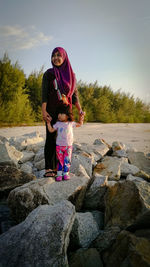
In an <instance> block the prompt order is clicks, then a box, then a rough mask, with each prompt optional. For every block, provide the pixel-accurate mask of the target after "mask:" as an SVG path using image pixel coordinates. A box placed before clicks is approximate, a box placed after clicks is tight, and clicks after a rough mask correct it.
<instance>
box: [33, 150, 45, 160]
mask: <svg viewBox="0 0 150 267" xmlns="http://www.w3.org/2000/svg"><path fill="white" fill-rule="evenodd" d="M42 159H44V148H41V149H40V150H39V151H38V152H37V153H36V155H35V158H34V162H38V161H41V160H42Z"/></svg>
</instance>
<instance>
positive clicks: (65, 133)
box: [53, 121, 76, 146]
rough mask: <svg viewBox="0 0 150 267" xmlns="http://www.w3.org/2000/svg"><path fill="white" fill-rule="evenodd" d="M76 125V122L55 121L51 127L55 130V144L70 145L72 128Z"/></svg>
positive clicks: (71, 142)
mask: <svg viewBox="0 0 150 267" xmlns="http://www.w3.org/2000/svg"><path fill="white" fill-rule="evenodd" d="M74 127H76V122H74V121H67V122H61V121H57V122H56V123H55V124H54V125H53V128H54V129H56V130H57V137H56V145H59V146H72V144H73V128H74Z"/></svg>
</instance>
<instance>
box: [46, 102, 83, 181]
mask: <svg viewBox="0 0 150 267" xmlns="http://www.w3.org/2000/svg"><path fill="white" fill-rule="evenodd" d="M57 114H58V121H57V122H56V123H55V124H54V125H53V126H52V125H51V123H50V121H47V127H48V130H49V132H50V133H53V132H55V131H57V137H56V156H57V160H58V163H57V176H56V181H62V176H63V178H64V180H69V179H70V175H69V169H70V165H71V156H72V144H73V128H74V127H80V126H81V125H82V124H83V119H84V118H83V116H81V117H80V121H79V123H76V122H74V121H73V115H72V112H71V109H70V106H69V105H62V106H59V108H58V112H57Z"/></svg>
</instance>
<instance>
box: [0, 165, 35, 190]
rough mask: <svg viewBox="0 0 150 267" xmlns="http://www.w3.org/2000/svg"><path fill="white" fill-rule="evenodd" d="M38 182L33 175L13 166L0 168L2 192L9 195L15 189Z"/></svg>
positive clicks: (0, 188) (0, 187)
mask: <svg viewBox="0 0 150 267" xmlns="http://www.w3.org/2000/svg"><path fill="white" fill-rule="evenodd" d="M33 180H36V177H35V176H34V175H33V174H28V173H26V172H23V171H21V170H18V169H17V168H16V167H13V166H0V192H1V193H5V192H6V193H7V192H9V191H10V190H12V189H14V188H15V187H18V186H21V185H23V184H25V183H28V182H30V181H33Z"/></svg>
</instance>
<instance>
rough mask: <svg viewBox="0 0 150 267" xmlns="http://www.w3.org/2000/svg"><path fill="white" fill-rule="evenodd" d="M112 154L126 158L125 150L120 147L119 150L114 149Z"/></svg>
mask: <svg viewBox="0 0 150 267" xmlns="http://www.w3.org/2000/svg"><path fill="white" fill-rule="evenodd" d="M112 156H114V157H118V158H122V157H125V158H127V157H128V154H127V152H126V151H125V150H124V149H120V150H116V151H114V152H113V154H112Z"/></svg>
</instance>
